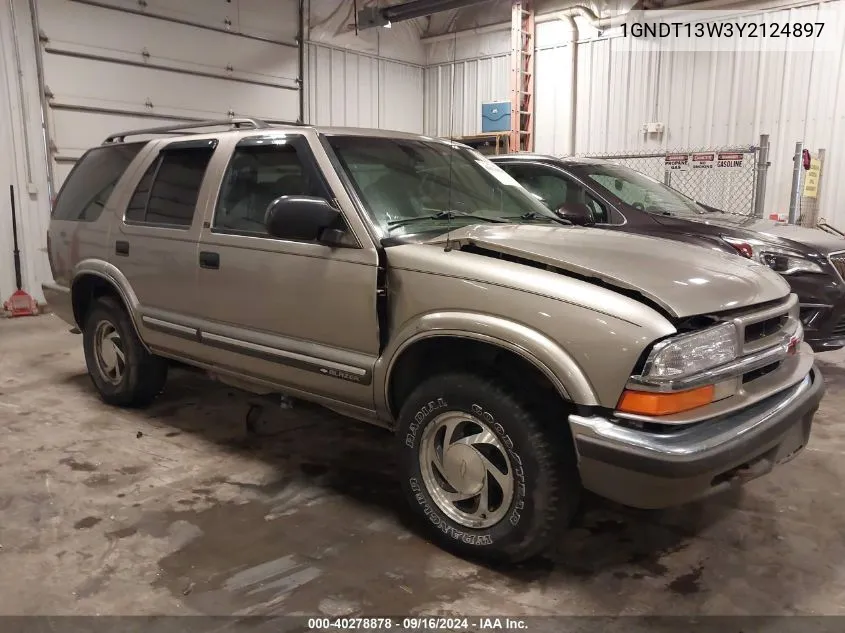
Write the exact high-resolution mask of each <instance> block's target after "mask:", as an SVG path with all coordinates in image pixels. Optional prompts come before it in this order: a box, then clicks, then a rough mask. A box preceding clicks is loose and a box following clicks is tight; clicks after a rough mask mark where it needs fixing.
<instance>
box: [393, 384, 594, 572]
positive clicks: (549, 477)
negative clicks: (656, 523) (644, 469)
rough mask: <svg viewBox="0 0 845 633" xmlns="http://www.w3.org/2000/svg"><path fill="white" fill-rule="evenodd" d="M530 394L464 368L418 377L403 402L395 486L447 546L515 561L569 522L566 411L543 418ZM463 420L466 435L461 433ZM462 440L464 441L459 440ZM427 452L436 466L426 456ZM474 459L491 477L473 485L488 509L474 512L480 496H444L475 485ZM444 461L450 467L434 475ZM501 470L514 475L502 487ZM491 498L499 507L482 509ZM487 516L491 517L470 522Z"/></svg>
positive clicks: (573, 475) (572, 468)
mask: <svg viewBox="0 0 845 633" xmlns="http://www.w3.org/2000/svg"><path fill="white" fill-rule="evenodd" d="M537 404H538V403H530V402H527V401H525V400H523V398H521V397H519V396H518V395H517V393H516V390H515V389H512V388H509V387H508V386H506V385H505V384H500V383H499V382H498V381H497V380H495V379H491V378H484V377H480V376H476V375H473V374H471V373H466V372H455V373H446V374H441V375H436V376H433V377H431V378H429V379H427V380H425V381H424V382H423V383H421V384H420V385H419V386H418V387H417V388H416V389H415V390H414V391H413V393H412V394H411V395H410V397H409V398H408V399H407V400H406V401H405V403H404V404H403V406H402V410H401V411H400V414H399V422H398V427H397V440H398V445H399V448H398V451H399V456H398V462H399V469H400V477H401V480H402V486H403V489H404V492H405V495H406V497H407V499H408V502H409V503H410V506H411V508H412V510H413V511H414V513H415V514H416V515H417V517H418V518H419V519H420V520H421V521H422V523H423V524H424V525H425V526H426V529H427V532H428V533H429V534H430V535H431V537H432V539H433V540H435V541H436V542H437V543H438V544H439V545H441V546H442V547H443V548H444V549H448V550H450V551H453V552H455V553H457V554H459V555H462V556H468V557H471V558H483V559H486V560H489V561H491V562H509V563H514V562H519V561H523V560H526V559H529V558H532V557H534V556H536V555H538V554H541V553H543V552H544V551H546V550H547V549H548V548H549V547H550V546H551V544H552V542H553V541H554V539H556V538H558V537H560V536H561V534H562V532H563V530H565V529H566V528H567V527H568V525H569V523H570V522H571V520H572V518H573V516H574V514H575V512H576V510H577V508H578V503H579V498H580V492H581V482H580V479H579V476H578V468H577V459H576V455H575V451H574V447H573V444H572V439H571V435H570V433H569V429H568V426H567V421H566V419H565V417H563V418H557V419H549V420H543V419H542V418H543V417H544V416H543V407H542V405H540V406H537ZM535 409H536V410H535ZM548 417H554V416H553V415H549V416H548ZM477 422H481V425H479V424H477ZM462 428H463V429H467V430H466V431H465V433H467V435H466V437H464V436H461V437H459V436H458V434H459V433H460V432H461V431H460V429H462ZM441 438H443V439H441ZM447 439H448V442H447ZM464 442H468V443H469V446H470V448H467V447H466V446H467V445H466V444H464V445H463V446H461V447H460V448H457V447H458V446H459V445H460V444H462V443H464ZM447 444H448V445H447ZM432 447H434V448H432ZM438 447H441V448H442V449H443V450H438ZM502 449H504V450H503V451H502ZM447 451H448V453H449V454H448V455H446V453H447ZM473 451H475V452H476V453H481V457H479V456H478V455H475V454H474V453H473ZM499 452H504V454H505V458H504V460H503V459H502V458H501V457H500V456H498V453H499ZM432 455H433V456H434V460H433V461H434V462H435V465H438V464H439V466H437V467H436V468H435V467H431V468H429V467H427V466H426V462H428V461H429V457H430V456H432ZM444 456H445V457H444ZM504 462H508V463H504ZM479 464H483V468H484V470H485V474H484V475H483V476H484V477H485V480H486V481H488V482H490V483H488V484H482V486H486V487H485V488H484V490H485V492H482V493H479V495H484V496H485V498H486V500H487V501H486V502H485V505H484V510H485V512H484V513H482V514H478V512H479V511H480V510H481V506H480V505H477V504H476V502H475V501H474V500H473V499H469V500H460V501H458V502H457V503H454V502H450V501H449V500H448V499H447V501H445V502H444V497H451V498H455V499H457V498H459V497H463V496H466V494H467V492H469V493H471V492H472V491H473V490H474V489H475V488H477V486H478V484H477V481H478V480H477V476H476V474H477V473H478V472H479V470H478V469H479V466H478V465H479ZM491 464H492V465H493V466H491ZM494 467H495V468H496V470H495V471H494V470H493V468H494ZM446 471H448V473H449V474H450V477H446V476H443V477H439V476H438V474H442V473H443V472H446ZM505 475H507V476H505ZM507 477H510V480H511V481H512V482H513V485H512V488H511V493H510V495H509V496H508V494H507V490H506V489H507V481H508V479H507ZM456 481H457V482H459V483H458V484H455V482H456ZM500 481H501V482H504V484H505V485H504V486H502V485H498V484H499V482H500ZM497 489H498V492H497ZM479 498H480V497H479ZM436 499H438V500H436ZM491 499H492V500H493V503H491V502H490V501H491ZM497 499H499V500H500V505H499V506H498V508H497V509H495V510H491V512H487V509H488V508H491V509H493V508H494V506H495V501H496V500H497ZM505 502H507V503H505ZM479 503H480V502H479ZM461 504H464V505H461ZM470 506H472V507H471V509H470V510H469V511H464V510H463V508H466V507H470ZM505 506H506V507H505ZM444 507H445V508H447V510H446V511H444V509H443V508H444ZM472 512H475V513H476V514H475V515H471V513H472ZM470 515H471V516H470ZM468 516H470V518H469V519H468V518H467V517H468ZM472 516H475V519H472ZM497 517H500V518H497ZM494 519H496V522H495V523H494V524H492V525H480V526H479V527H474V526H473V525H472V520H477V521H478V522H479V523H483V522H484V521H492V520H494Z"/></svg>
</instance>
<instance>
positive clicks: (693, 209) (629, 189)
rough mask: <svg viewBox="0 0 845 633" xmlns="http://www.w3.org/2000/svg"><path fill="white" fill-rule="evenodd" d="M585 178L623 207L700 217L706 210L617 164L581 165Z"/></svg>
mask: <svg viewBox="0 0 845 633" xmlns="http://www.w3.org/2000/svg"><path fill="white" fill-rule="evenodd" d="M579 170H580V171H581V172H582V173H583V175H584V176H586V177H587V178H589V179H590V180H592V181H594V182H596V183H598V184H599V185H600V186H601V187H602V188H604V189H605V190H606V191H607V192H609V193H611V194H613V195H614V196H616V197H617V198H619V199H620V200H621V201H622V202H624V203H625V204H627V205H629V206H631V207H634V208H635V209H640V210H641V211H646V212H647V213H654V214H657V215H674V216H683V217H689V216H696V217H698V216H701V215H702V214H706V213H708V210H707V209H705V208H704V207H702V206H701V205H699V204H698V203H696V202H695V201H694V200H692V199H691V198H687V197H686V196H685V195H683V194H682V193H680V192H678V191H675V190H674V189H671V188H669V187H667V186H666V185H664V184H663V183H662V182H659V181H657V180H654V179H653V178H649V177H648V176H646V175H644V174H641V173H639V172H637V171H634V170H633V169H629V168H628V167H622V166H620V165H601V164H596V165H581V166H579Z"/></svg>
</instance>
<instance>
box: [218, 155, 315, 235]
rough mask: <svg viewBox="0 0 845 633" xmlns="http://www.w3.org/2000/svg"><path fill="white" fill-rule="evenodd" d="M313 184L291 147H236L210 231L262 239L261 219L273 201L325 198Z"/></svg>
mask: <svg viewBox="0 0 845 633" xmlns="http://www.w3.org/2000/svg"><path fill="white" fill-rule="evenodd" d="M316 180H317V179H316V177H315V176H314V175H313V172H312V171H310V170H309V169H307V168H306V166H305V163H304V161H303V159H302V156H300V153H299V151H298V150H297V148H296V146H295V145H294V144H292V143H287V142H284V141H281V140H279V141H276V142H274V143H271V144H246V145H241V146H238V147H236V148H235V152H234V154H233V155H232V159H231V161H230V163H229V167H228V169H227V170H226V175H225V176H224V178H223V185H222V187H221V189H220V197H219V199H218V201H217V208H216V209H215V212H214V224H213V229H217V230H218V231H224V232H232V233H244V234H248V235H261V236H266V235H267V230H266V228H265V226H266V225H265V222H264V218H265V215H266V213H267V208H268V207H269V206H270V203H271V202H273V201H274V200H276V199H277V198H281V197H282V196H297V195H300V196H316V197H321V198H326V197H327V195H326V192H325V190H324V189H323V188H322V186H321V185H320V183H319V182H317V181H316Z"/></svg>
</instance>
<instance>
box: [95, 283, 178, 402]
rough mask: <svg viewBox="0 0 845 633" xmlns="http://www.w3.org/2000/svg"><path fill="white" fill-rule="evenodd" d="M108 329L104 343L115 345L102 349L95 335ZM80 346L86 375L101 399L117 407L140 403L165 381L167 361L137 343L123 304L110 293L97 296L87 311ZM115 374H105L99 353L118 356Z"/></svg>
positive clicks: (161, 387) (105, 365)
mask: <svg viewBox="0 0 845 633" xmlns="http://www.w3.org/2000/svg"><path fill="white" fill-rule="evenodd" d="M104 331H105V332H109V333H110V336H109V337H108V339H109V342H108V344H110V345H113V346H115V347H117V349H118V352H117V353H115V352H114V351H113V350H111V349H107V350H105V351H102V352H101V350H102V349H103V346H104V344H103V343H101V342H98V336H100V335H101V334H102V333H103V332H104ZM82 335H83V343H82V344H83V348H84V350H85V364H86V365H87V367H88V375H89V376H90V377H91V381H92V382H93V383H94V386H95V387H96V388H97V391H98V392H99V394H100V398H101V399H102V400H103V402H105V403H107V404H111V405H116V406H121V407H143V406H146V405H148V404H149V403H150V402H152V401H153V399H154V398H155V397H156V396H157V395H158V394H159V393H161V390H162V389H163V388H164V384H165V382H167V368H168V363H167V361H166V360H165V359H163V358H161V357H159V356H155V355H153V354H150V353H149V352H148V351H147V350H146V349H145V348H144V346H143V345H142V344H141V341H140V339H139V338H138V335H137V333H136V332H135V328H134V326H133V325H132V322H131V321H130V319H129V315H128V314H127V313H126V310H125V309H124V307H123V305H122V304H121V303H120V301H118V300H117V299H115V298H113V297H100V298H99V299H97V301H96V302H95V304H94V306H93V307H92V308H91V310H90V311H89V312H88V315H87V316H86V319H85V324H84V328H83V332H82ZM121 353H122V356H123V359H122V361H119V362H118V365H117V366H118V368H119V374H118V373H117V372H115V373H113V374H109V373H108V372H107V371H106V370H105V369H104V368H105V367H107V366H108V364H109V363H104V362H102V360H101V359H102V357H103V356H109V355H110V360H114V359H115V358H119V356H120V354H121Z"/></svg>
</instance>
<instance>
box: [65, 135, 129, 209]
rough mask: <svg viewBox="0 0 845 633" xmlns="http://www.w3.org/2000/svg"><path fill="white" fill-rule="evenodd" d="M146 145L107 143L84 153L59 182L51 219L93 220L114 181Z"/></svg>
mask: <svg viewBox="0 0 845 633" xmlns="http://www.w3.org/2000/svg"><path fill="white" fill-rule="evenodd" d="M145 144H146V143H145V142H143V143H127V144H122V145H107V146H103V147H95V148H94V149H92V150H89V151H88V152H86V153H85V154H84V155H83V156H82V158H80V159H79V161H78V162H77V163H76V165H75V166H74V168H73V169H72V170H71V172H70V174H68V177H67V180H65V183H64V185H62V189H61V191H60V192H59V196H58V198H57V199H56V204H55V206H54V207H53V219H54V220H68V221H71V222H95V221H96V220H97V219H98V218H99V217H100V214H101V213H102V212H103V208H105V206H106V203H107V202H108V199H109V196H110V195H111V193H112V191H113V190H114V187H115V185H116V184H117V181H118V180H120V177H121V176H122V175H123V172H124V171H126V168H127V167H129V164H130V163H131V162H132V161H133V160H134V159H135V157H136V156H137V155H138V152H140V151H141V148H143V147H144V145H145Z"/></svg>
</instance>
